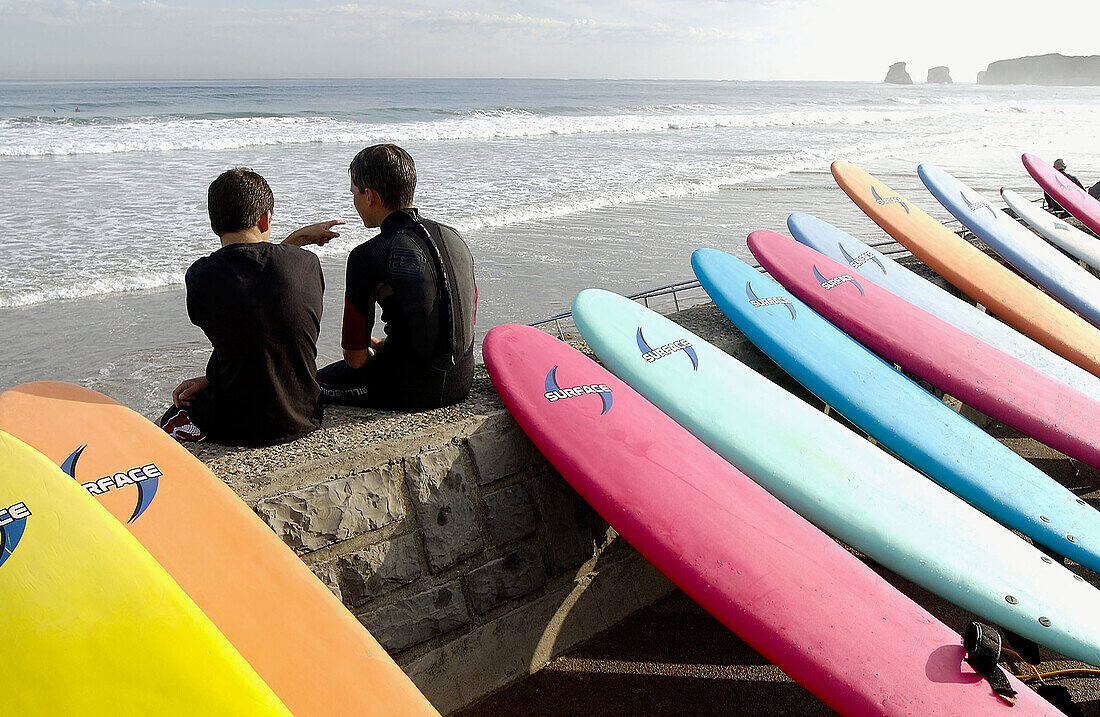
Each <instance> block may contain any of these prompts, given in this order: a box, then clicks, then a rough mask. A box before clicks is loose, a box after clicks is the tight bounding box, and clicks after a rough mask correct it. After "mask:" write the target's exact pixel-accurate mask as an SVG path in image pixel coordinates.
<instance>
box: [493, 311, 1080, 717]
mask: <svg viewBox="0 0 1100 717" xmlns="http://www.w3.org/2000/svg"><path fill="white" fill-rule="evenodd" d="M484 354H485V363H486V366H487V367H488V369H489V375H490V376H491V377H492V379H493V383H494V385H495V386H496V388H497V391H498V392H499V393H500V395H501V397H502V399H503V400H504V404H505V406H507V407H508V410H509V411H510V412H511V413H512V415H513V416H514V417H515V419H516V421H517V422H518V423H519V425H520V426H521V427H522V428H523V430H524V431H525V432H526V433H527V435H529V436H530V437H531V439H532V440H533V441H534V442H535V445H537V446H538V448H539V449H540V450H541V451H542V452H543V454H544V455H545V456H546V457H547V458H548V459H549V460H550V462H551V463H552V464H553V465H554V467H555V468H557V469H558V471H559V472H561V474H562V475H563V476H564V477H565V479H566V480H567V481H569V483H570V484H571V485H572V486H573V487H574V488H575V489H576V490H577V492H578V493H580V495H581V496H582V497H583V498H584V499H585V500H587V501H588V502H589V503H590V504H591V505H592V506H593V507H594V508H595V509H596V510H597V511H598V512H599V513H600V515H602V516H603V517H604V518H605V519H606V520H607V521H608V522H609V523H610V524H611V525H612V526H613V527H614V528H615V529H616V530H617V531H618V532H619V534H620V535H622V536H623V537H624V538H625V539H626V540H627V541H628V542H629V543H630V544H631V545H633V546H634V547H635V548H636V549H637V550H638V551H639V552H640V553H642V555H644V556H645V557H646V558H647V559H648V560H649V561H650V562H651V563H653V564H654V565H655V566H656V567H657V568H658V569H660V570H661V571H662V572H663V573H664V574H665V575H666V576H668V577H669V578H670V579H671V580H672V581H673V582H674V583H676V584H677V585H678V586H679V587H680V588H681V589H682V590H683V591H684V592H685V593H687V594H688V595H689V596H691V597H692V598H693V599H694V600H696V601H697V602H698V603H699V604H700V605H701V606H702V607H704V608H705V609H706V610H707V611H708V612H710V613H711V614H712V615H714V616H715V617H716V618H718V619H719V620H720V621H721V622H722V623H723V624H724V625H726V626H727V627H728V628H730V629H731V630H733V631H734V632H735V633H737V634H738V635H739V636H740V637H741V638H742V639H744V640H745V641H746V642H747V643H749V644H750V645H751V646H752V647H753V648H754V649H756V650H757V651H758V652H760V653H761V654H762V655H763V656H764V657H766V658H767V659H769V660H771V661H772V662H773V663H775V664H776V665H777V666H779V667H780V668H781V669H782V670H783V671H784V672H786V673H787V674H788V675H790V676H791V677H792V678H794V679H795V680H797V681H798V682H800V683H801V684H802V685H803V686H805V687H806V688H807V689H808V690H810V692H812V693H813V694H815V695H817V696H818V697H820V698H821V699H822V700H823V701H824V702H825V703H826V704H828V705H829V706H830V707H832V708H834V709H836V710H837V711H839V712H840V713H842V714H846V715H976V714H983V715H984V714H1005V715H1023V714H1045V715H1057V714H1059V713H1058V712H1057V711H1056V710H1055V709H1054V708H1053V707H1052V706H1051V705H1049V704H1047V703H1046V702H1045V701H1044V700H1042V698H1040V697H1039V696H1038V695H1037V694H1036V693H1034V692H1033V691H1032V690H1030V689H1028V688H1026V687H1024V686H1023V685H1021V684H1020V683H1019V682H1017V681H1015V679H1013V687H1014V688H1015V689H1016V690H1017V691H1018V692H1019V702H1018V703H1017V704H1016V706H1015V707H1010V706H1009V705H1008V704H1007V703H1006V702H1004V701H1003V700H1002V699H1000V698H999V697H997V696H996V695H995V694H994V693H993V691H992V689H991V688H990V686H989V684H988V683H987V682H985V681H984V680H983V679H982V678H980V677H979V676H978V675H976V674H975V673H974V672H973V670H972V669H971V668H970V666H969V665H967V664H966V663H965V662H963V656H964V651H963V648H962V643H961V639H960V637H959V635H957V634H956V633H954V632H953V631H952V630H951V629H950V628H948V627H947V626H945V625H944V624H942V623H940V622H939V621H937V620H936V619H935V618H934V617H932V616H931V615H930V614H928V613H927V612H926V611H925V610H923V609H922V608H921V607H920V606H919V605H917V604H916V603H914V602H913V601H911V600H910V599H909V598H907V597H905V596H904V595H902V594H901V593H900V592H898V591H897V590H896V589H895V588H894V587H892V586H891V585H890V584H889V583H887V582H886V581H885V580H883V579H882V578H881V577H879V576H878V575H877V574H876V573H875V572H874V571H872V570H871V569H870V568H868V567H867V566H866V565H864V564H863V563H862V562H861V561H860V560H859V559H857V558H856V557H855V556H853V555H852V554H850V553H848V552H847V551H846V550H844V549H843V548H842V547H840V545H838V544H837V543H836V542H834V541H833V540H832V539H831V538H829V537H828V536H826V535H825V534H824V533H822V532H821V531H820V530H818V529H817V528H815V527H814V526H813V525H811V524H810V523H809V522H807V521H806V520H804V519H803V518H801V517H800V516H798V515H797V514H795V513H794V512H792V511H791V510H790V509H788V508H787V507H786V506H784V505H783V504H782V503H780V502H779V501H778V500H777V499H775V498H773V497H772V496H771V495H770V494H769V493H767V492H766V491H765V490H764V489H762V488H760V487H759V486H758V485H757V484H756V483H754V482H753V481H751V480H750V479H749V478H747V477H746V476H745V475H744V474H743V473H741V472H740V471H738V470H737V469H736V468H734V467H733V466H732V465H730V464H729V463H727V462H726V461H724V460H723V459H722V458H720V457H719V456H718V455H717V454H716V453H714V452H713V451H711V450H710V449H709V448H707V447H706V446H705V445H704V444H703V443H701V442H700V441H699V440H698V439H696V438H695V437H694V436H692V435H691V434H690V433H688V432H687V431H686V430H685V429H683V428H681V427H680V426H679V425H678V424H677V423H675V422H674V421H673V420H672V419H671V418H669V417H668V416H666V415H665V414H664V413H662V412H661V411H660V410H658V409H657V408H656V407H654V406H653V405H652V404H650V403H649V402H648V401H646V400H645V399H644V398H642V397H641V396H640V395H639V394H638V393H636V392H635V391H634V390H633V389H631V388H630V387H628V386H627V385H626V384H625V383H623V382H622V381H620V380H619V379H617V378H615V377H614V376H613V375H611V374H610V373H609V372H608V371H607V370H606V369H604V368H602V367H601V366H599V365H597V364H596V363H595V362H593V361H592V360H590V359H589V358H587V357H586V356H584V355H583V354H581V353H580V352H578V351H576V350H575V349H573V348H571V347H570V346H568V345H566V344H564V343H562V342H561V341H558V340H557V339H556V338H553V337H552V336H549V335H548V334H545V333H543V332H541V331H538V330H537V329H533V328H530V327H526V326H514V325H513V326H500V327H497V328H495V329H493V330H492V331H490V332H489V334H488V336H486V338H485V343H484ZM807 469H808V470H812V467H809V466H808V467H807Z"/></svg>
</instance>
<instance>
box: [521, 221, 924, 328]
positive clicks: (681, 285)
mask: <svg viewBox="0 0 1100 717" xmlns="http://www.w3.org/2000/svg"><path fill="white" fill-rule="evenodd" d="M868 246H870V247H871V248H873V249H878V250H879V251H880V252H881V253H882V254H884V255H885V256H896V255H904V254H908V253H909V251H908V250H907V249H906V248H905V247H903V246H901V245H900V244H898V243H897V242H896V241H894V240H892V239H887V240H883V241H880V242H876V243H874V244H869V245H868ZM884 247H885V248H884ZM752 268H754V269H760V268H761V267H760V265H759V264H752ZM765 273H767V272H765ZM702 288H703V287H702V285H701V284H700V283H699V280H698V279H685V280H684V281H677V282H675V283H673V284H665V285H664V286H655V287H653V288H651V289H645V290H644V291H639V292H638V293H636V294H630V295H628V296H627V297H626V298H628V299H630V300H632V301H638V302H641V303H642V304H644V305H645V307H646V308H647V309H649V308H652V307H651V306H650V303H649V302H650V300H651V299H657V298H660V297H662V296H671V297H672V309H673V311H674V312H676V313H679V311H680V308H681V297H682V296H683V295H684V294H685V293H686V292H689V291H698V290H702ZM704 296H706V295H705V294H704ZM704 300H705V301H709V297H708V298H707V299H704ZM697 303H701V301H695V302H694V303H691V304H687V305H686V306H685V308H687V307H690V306H694V305H695V304H697ZM572 316H573V312H571V311H563V312H562V313H560V314H555V315H553V316H548V317H547V318H545V319H540V320H538V321H534V322H532V323H530V324H528V326H534V327H535V328H538V329H544V330H545V329H547V328H549V327H550V326H551V325H553V327H554V328H555V329H556V330H557V333H558V338H559V339H562V340H563V341H564V340H565V329H564V328H562V322H563V321H567V320H569V319H571V318H572Z"/></svg>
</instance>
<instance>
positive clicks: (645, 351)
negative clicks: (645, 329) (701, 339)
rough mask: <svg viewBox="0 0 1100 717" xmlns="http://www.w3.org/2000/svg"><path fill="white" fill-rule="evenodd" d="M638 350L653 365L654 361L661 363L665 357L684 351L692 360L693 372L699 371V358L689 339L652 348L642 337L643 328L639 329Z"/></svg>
mask: <svg viewBox="0 0 1100 717" xmlns="http://www.w3.org/2000/svg"><path fill="white" fill-rule="evenodd" d="M637 339H638V350H639V351H641V352H642V358H644V359H645V360H646V363H653V362H654V361H660V360H661V359H663V358H664V357H665V356H671V355H672V354H675V353H679V352H680V351H683V352H684V353H685V354H687V357H688V358H689V359H691V370H692V371H698V370H699V356H698V355H697V354H696V353H695V348H694V347H693V346H692V345H691V342H690V341H688V340H687V339H677V340H675V341H672V342H670V343H667V344H665V345H664V346H658V347H657V348H651V347H650V345H649V342H647V341H646V340H645V336H643V335H642V327H641V326H639V327H638V336H637Z"/></svg>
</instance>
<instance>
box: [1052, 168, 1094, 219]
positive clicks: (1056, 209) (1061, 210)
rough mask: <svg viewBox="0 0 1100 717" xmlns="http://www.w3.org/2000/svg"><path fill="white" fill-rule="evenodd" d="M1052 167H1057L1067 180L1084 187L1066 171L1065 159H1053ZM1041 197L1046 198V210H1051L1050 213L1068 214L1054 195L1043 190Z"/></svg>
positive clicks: (1082, 187)
mask: <svg viewBox="0 0 1100 717" xmlns="http://www.w3.org/2000/svg"><path fill="white" fill-rule="evenodd" d="M1054 168H1055V169H1057V170H1058V171H1059V172H1061V173H1062V176H1063V177H1065V178H1066V179H1068V180H1069V181H1071V182H1073V183H1074V184H1076V185H1077V186H1078V187H1081V189H1084V188H1085V186H1084V185H1083V184H1081V180H1079V179H1078V178H1077V177H1075V176H1073V175H1072V174H1070V173H1069V172H1067V171H1066V160H1064V159H1056V160H1054ZM1043 199H1045V200H1046V203H1047V211H1048V212H1051V213H1052V214H1060V215H1062V216H1065V215H1067V214H1069V212H1067V211H1066V210H1065V209H1064V208H1063V207H1062V205H1061V204H1059V203H1058V202H1057V201H1055V199H1054V197H1052V196H1050V195H1049V194H1047V193H1046V192H1045V191H1044V192H1043Z"/></svg>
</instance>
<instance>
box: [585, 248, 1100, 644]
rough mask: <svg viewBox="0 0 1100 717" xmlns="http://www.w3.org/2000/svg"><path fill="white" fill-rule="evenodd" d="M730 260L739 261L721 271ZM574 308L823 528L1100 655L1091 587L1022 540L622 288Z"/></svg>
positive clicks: (727, 281) (665, 394) (759, 302)
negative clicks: (621, 291)
mask: <svg viewBox="0 0 1100 717" xmlns="http://www.w3.org/2000/svg"><path fill="white" fill-rule="evenodd" d="M723 257H725V258H723ZM727 260H728V261H727ZM729 262H736V263H737V264H740V266H739V267H737V270H736V271H733V272H731V271H729V270H728V269H729V268H730V267H729ZM692 263H693V264H694V265H696V271H697V272H699V276H700V280H702V281H704V285H705V286H706V285H710V286H713V285H715V282H714V281H712V277H714V276H717V277H718V278H717V279H716V280H715V281H717V283H718V284H721V285H722V286H723V287H726V286H727V285H728V286H731V287H732V286H733V285H737V286H738V288H739V290H740V296H741V297H743V298H742V299H741V300H740V301H741V302H742V303H744V304H745V305H746V306H748V307H749V309H750V310H752V311H758V312H759V313H760V314H761V315H766V316H768V317H769V318H770V319H774V320H775V321H777V322H788V323H793V322H796V321H805V320H806V319H807V318H811V317H810V314H811V313H812V312H811V311H810V310H809V309H808V308H807V307H805V306H804V305H802V304H800V303H799V302H797V300H795V299H793V298H791V297H787V296H785V295H784V294H783V293H782V292H781V291H780V290H779V288H778V287H777V286H775V285H774V283H773V282H771V281H770V280H768V279H766V278H765V277H763V276H762V275H761V274H759V273H757V272H755V271H754V270H753V269H751V268H750V267H748V266H747V265H745V264H743V263H741V262H739V261H738V260H737V259H734V258H733V257H730V256H729V255H726V254H722V253H721V252H717V251H713V250H705V249H703V250H699V251H697V252H696V253H695V254H694V255H693V258H692ZM704 277H706V278H704ZM722 295H724V291H723V292H722ZM752 297H755V298H752ZM783 299H788V300H789V301H790V303H787V302H786V301H784V300H783ZM750 302H756V303H755V306H754V305H753V304H751V303H750ZM573 317H574V320H575V321H576V323H577V326H578V328H579V329H580V330H581V333H582V334H583V335H584V338H585V340H586V341H587V342H588V345H589V346H590V347H591V348H592V349H593V350H594V351H595V352H596V355H597V356H599V358H600V360H601V361H603V362H604V364H605V365H607V366H608V367H609V368H610V369H611V370H612V371H613V372H614V373H615V374H617V375H618V376H619V377H620V378H622V379H623V380H624V381H626V382H627V383H629V384H630V385H631V386H633V387H634V388H635V389H636V390H638V391H639V392H640V393H641V394H642V395H644V396H645V397H646V398H647V399H649V400H650V401H651V402H653V403H654V404H655V405H657V406H658V407H659V408H661V409H662V410H663V411H665V412H666V413H667V414H668V415H670V416H671V417H672V418H674V419H675V420H676V421H677V422H679V423H680V424H681V425H683V426H684V427H685V428H687V429H688V430H689V431H691V432H692V433H694V434H695V435H696V436H697V437H698V438H700V439H701V440H702V441H703V442H704V443H706V444H707V445H709V446H710V447H711V448H712V449H714V450H715V451H716V452H717V453H719V454H720V455H722V456H723V457H724V458H726V459H727V460H728V461H730V462H731V463H732V464H733V465H735V466H737V467H738V468H740V469H741V470H742V471H743V472H744V473H745V474H746V475H748V476H749V477H750V478H752V479H753V480H755V481H756V482H758V483H759V484H760V485H761V486H763V487H764V488H766V489H767V490H768V491H769V492H771V493H772V494H773V495H775V496H776V497H777V498H779V499H780V500H782V501H783V502H784V503H786V504H787V505H789V506H790V507H791V508H793V509H794V510H795V511H797V512H798V513H800V514H801V515H802V516H804V517H805V518H806V519H808V520H809V521H810V522H812V523H814V524H815V525H817V526H818V527H820V528H821V529H822V530H824V531H825V532H827V533H829V534H830V535H832V536H834V537H836V538H838V539H840V540H842V541H843V542H845V543H847V544H848V545H850V546H852V547H854V548H856V549H857V550H860V551H862V552H863V553H865V554H867V555H868V556H870V557H871V558H873V559H874V560H876V561H878V562H880V563H881V564H883V565H885V566H886V567H888V568H890V569H891V570H893V571H895V572H897V573H898V574H900V575H903V576H905V577H906V578H908V579H910V580H912V581H913V582H915V583H917V584H919V585H922V586H923V587H925V588H926V589H928V590H930V591H932V592H934V593H936V594H938V595H940V596H942V597H944V598H946V599H948V600H950V601H951V602H953V603H955V604H957V605H959V606H961V607H963V608H965V609H967V610H970V611H972V612H974V613H975V614H977V615H980V616H982V617H983V618H984V619H987V620H991V621H993V622H995V623H997V624H999V625H1002V626H1004V627H1006V628H1008V629H1010V630H1013V631H1015V632H1017V633H1019V634H1021V635H1024V636H1025V637H1027V638H1029V639H1031V640H1034V641H1035V642H1038V643H1040V644H1043V645H1046V646H1048V647H1050V648H1052V649H1054V650H1057V651H1058V652H1060V653H1062V654H1064V655H1066V656H1068V657H1073V658H1075V659H1079V660H1082V661H1084V662H1088V663H1092V664H1095V663H1096V661H1097V660H1100V614H1098V611H1097V610H1096V605H1097V604H1098V603H1097V600H1098V599H1100V591H1097V590H1096V589H1095V588H1093V587H1092V586H1091V585H1089V584H1088V583H1087V582H1084V581H1083V580H1081V579H1080V578H1077V577H1076V576H1074V575H1073V574H1072V573H1071V572H1070V571H1069V570H1067V569H1066V568H1064V567H1062V566H1061V565H1058V564H1057V563H1055V562H1054V561H1052V560H1051V559H1050V558H1049V557H1047V556H1046V555H1044V554H1042V553H1041V552H1040V551H1038V550H1037V549H1036V548H1034V547H1032V546H1031V545H1030V544H1028V543H1027V542H1026V541H1025V540H1023V539H1021V538H1020V537H1018V536H1017V535H1015V534H1014V533H1012V532H1011V531H1009V530H1008V529H1006V528H1004V527H1003V526H1001V525H999V524H998V523H996V522H995V521H993V520H992V519H990V518H989V517H987V516H985V515H983V514H982V513H980V512H979V511H977V510H975V509H974V508H972V507H971V506H969V505H967V504H966V503H965V502H963V501H962V500H960V499H959V498H957V497H956V496H954V495H952V494H951V493H949V492H947V491H945V490H944V489H943V488H941V487H939V486H938V485H936V484H935V483H933V482H932V481H930V480H928V479H927V478H926V477H924V476H922V475H920V474H919V473H917V472H916V471H914V470H913V469H912V468H909V467H908V466H906V465H904V464H903V463H901V462H900V461H898V460H897V459H895V458H894V457H892V456H890V455H889V454H888V453H886V452H885V451H883V450H881V449H879V448H877V447H875V446H874V445H872V444H871V443H870V442H868V441H866V440H865V439H863V438H862V437H861V436H859V435H857V434H856V433H854V432H853V431H851V430H849V429H848V428H846V427H844V426H842V425H841V424H839V423H837V422H836V421H833V420H832V419H830V418H829V417H827V416H825V415H824V414H823V413H822V412H820V411H818V410H816V409H815V408H813V407H812V406H810V405H809V404H807V403H805V402H803V401H801V400H800V399H798V398H796V397H794V396H792V395H791V394H790V393H788V392H786V391H785V390H783V389H782V388H780V387H778V386H776V385H775V384H773V383H771V382H770V381H768V380H766V379H764V378H763V377H761V376H760V375H759V374H757V373H755V372H754V371H752V370H751V369H749V368H748V367H746V366H744V365H743V364H741V363H740V362H738V361H737V360H735V359H734V358H732V357H731V356H729V355H727V354H725V353H724V352H722V351H721V350H719V349H717V348H716V347H714V346H712V345H711V344H709V343H707V342H705V341H703V340H702V339H700V338H699V337H697V336H695V335H694V334H692V333H690V332H689V331H687V330H686V329H683V328H682V327H680V326H677V325H676V324H674V323H673V322H671V321H669V320H668V319H665V318H664V317H661V316H659V315H657V314H655V313H653V312H651V311H649V310H648V309H646V308H644V307H642V306H639V305H638V304H636V303H634V302H632V301H630V300H628V299H625V298H623V297H620V296H617V295H615V294H611V293H609V292H605V291H598V290H588V291H583V292H581V293H580V294H578V295H577V297H576V298H575V299H574V301H573ZM818 322H822V323H823V320H822V319H818ZM808 323H813V322H812V319H811V322H808ZM750 338H751V336H750ZM875 360H876V361H877V359H875Z"/></svg>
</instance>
